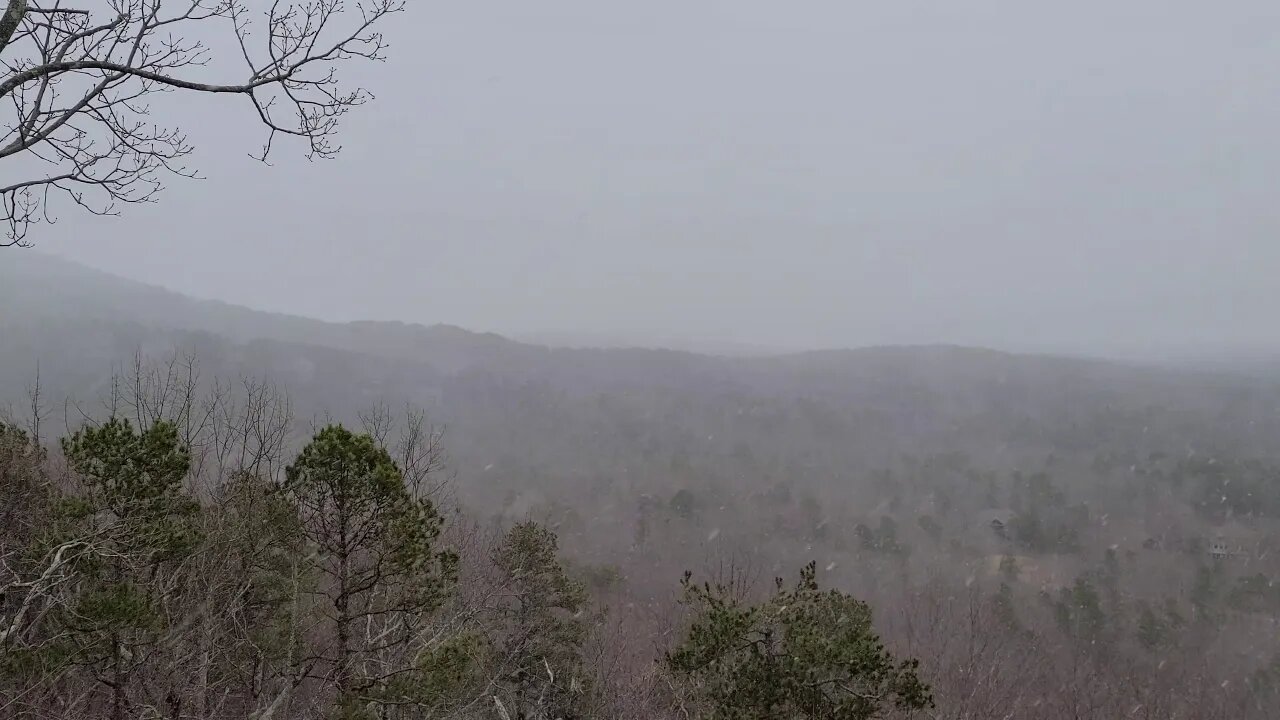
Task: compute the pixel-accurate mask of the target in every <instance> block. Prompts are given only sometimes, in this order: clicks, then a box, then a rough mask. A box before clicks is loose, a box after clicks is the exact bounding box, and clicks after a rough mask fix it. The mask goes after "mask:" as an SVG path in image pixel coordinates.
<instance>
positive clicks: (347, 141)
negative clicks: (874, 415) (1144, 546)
mask: <svg viewBox="0 0 1280 720" xmlns="http://www.w3.org/2000/svg"><path fill="white" fill-rule="evenodd" d="M410 5H411V7H410V9H409V11H408V13H407V14H406V15H404V16H402V17H400V18H397V24H396V26H395V27H394V28H389V30H390V33H389V35H390V39H391V40H392V42H393V43H394V46H393V48H392V50H391V59H390V61H389V62H388V63H387V64H385V65H380V66H376V67H369V68H366V69H364V70H361V71H360V72H359V73H358V75H359V76H360V77H361V78H363V79H364V81H365V82H366V83H367V84H368V85H369V86H370V88H371V89H373V90H374V91H375V92H376V93H377V95H378V98H377V101H376V102H375V103H374V104H372V105H370V106H368V107H366V108H363V109H362V110H361V111H359V112H358V114H357V115H355V116H353V117H352V118H351V120H350V121H349V122H348V123H347V125H346V129H345V132H344V136H343V138H342V140H343V145H344V152H343V155H342V156H341V157H340V159H338V160H337V161H334V162H321V163H317V164H312V165H310V166H308V163H306V162H305V161H304V160H301V159H300V157H299V155H300V151H301V149H300V148H297V147H294V148H291V149H285V152H282V153H280V155H279V156H278V157H277V158H276V163H275V166H274V167H270V168H266V167H262V166H260V165H258V164H256V163H255V162H254V161H252V160H251V159H249V158H248V157H247V155H246V153H247V152H249V151H250V150H252V149H254V148H256V147H257V145H258V144H259V143H260V142H261V140H262V135H261V133H260V131H259V128H258V127H257V126H255V124H254V123H253V120H252V117H251V112H250V109H249V108H248V107H247V106H246V105H244V104H243V103H241V102H237V101H234V100H232V101H228V100H227V99H226V98H214V99H211V98H197V99H192V100H189V101H186V102H184V104H183V109H182V111H181V113H182V117H183V118H184V122H185V123H186V126H187V127H188V128H189V130H190V133H191V138H192V140H193V141H194V142H195V143H196V144H197V145H198V146H199V148H200V153H199V155H198V156H197V161H196V162H197V165H198V166H199V167H200V169H201V170H202V171H203V172H204V174H205V175H206V176H207V178H208V179H207V180H204V181H201V182H183V181H176V180H175V181H174V182H172V183H170V188H169V190H168V191H166V193H165V195H164V196H163V197H162V198H161V202H160V204H158V205H156V206H153V207H147V208H130V209H128V211H127V213H126V214H125V216H124V217H122V218H117V219H106V220H103V219H98V218H92V217H87V216H84V215H80V214H76V213H74V212H72V211H70V210H66V211H64V212H62V213H61V217H62V219H61V222H59V223H58V224H57V225H56V226H53V227H42V228H39V229H38V230H37V234H36V235H35V236H34V239H35V240H36V241H37V243H38V245H39V246H40V248H41V249H43V250H45V251H49V252H54V253H57V254H61V255H65V256H68V257H72V258H76V259H80V260H82V261H84V262H86V263H88V264H91V265H94V266H97V267H101V268H104V269H107V270H111V271H114V272H117V273H120V274H123V275H126V276H129V277H134V278H137V279H140V280H146V281H149V282H153V283H158V284H162V285H165V286H168V287H171V288H174V289H177V290H181V291H184V292H188V293H191V294H194V295H197V296H201V297H214V298H219V299H224V300H228V301H232V302H236V303H241V304H245V305H250V306H254V307H259V308H264V309H271V310H281V311H288V312H294V313H299V314H305V315H311V316H318V317H323V318H329V319H339V320H341V319H357V318H377V319H400V320H407V321H417V322H427V323H431V322H449V323H455V324H458V325H462V326H464V327H468V328H472V329H478V330H496V331H500V332H525V331H544V330H546V331H572V332H582V333H592V334H601V333H605V334H608V335H610V336H615V337H616V336H626V335H630V336H634V337H654V336H663V337H683V338H707V339H714V340H718V341H736V342H743V343H753V344H762V345H773V346H781V347H814V346H847V345H868V344H879V343H900V342H959V343H966V344H980V345H988V346H995V347H1001V348H1009V349H1037V350H1044V349H1049V350H1073V351H1084V352H1100V353H1108V352H1121V351H1131V350H1139V351H1141V350H1143V349H1144V348H1167V347H1171V346H1202V345H1203V346H1207V345H1212V344H1215V343H1220V344H1226V345H1230V346H1243V345H1265V346H1271V347H1280V324H1278V323H1276V322H1275V321H1274V317H1273V315H1274V314H1273V313H1272V312H1270V311H1271V310H1272V308H1275V307H1280V283H1277V282H1276V280H1275V278H1276V277H1277V276H1278V274H1280V242H1277V239H1276V237H1275V235H1276V231H1277V229H1278V228H1280V203H1277V202H1276V197H1275V189H1276V186H1277V175H1278V170H1277V168H1278V167H1280V165H1278V164H1277V160H1280V153H1278V150H1280V132H1278V131H1277V128H1280V73H1277V72H1276V68H1277V67H1280V3H1276V2H1274V0H1240V1H1239V2H1229V3H1208V2H1203V0H1126V1H1124V2H1116V1H1115V0H1081V1H1079V2H1074V3H1039V2H1027V1H1026V0H1021V1H1008V2H991V1H986V0H965V1H964V2H939V1H935V2H922V1H918V0H893V1H892V2H889V1H887V0H886V1H882V2H848V0H843V1H841V0H797V1H796V2H786V3H780V2H776V0H775V1H764V0H732V1H730V0H679V1H676V0H646V2H638V3H636V2H630V3H621V2H600V1H599V0H542V1H541V2H537V3H528V2H519V1H517V0H468V2H460V3H435V2H433V3H427V2H420V1H415V2H411V3H410ZM348 69H351V68H348Z"/></svg>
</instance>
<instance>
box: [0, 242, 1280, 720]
mask: <svg viewBox="0 0 1280 720" xmlns="http://www.w3.org/2000/svg"><path fill="white" fill-rule="evenodd" d="M12 268H13V269H6V268H0V307H2V308H3V309H4V310H3V312H2V313H0V338H3V342H0V401H4V402H7V403H8V405H7V410H6V411H5V417H4V419H3V421H2V422H3V424H2V425H0V495H2V497H0V511H2V512H3V513H4V517H3V518H0V590H2V591H3V595H2V596H0V717H41V718H46V717H57V718H81V717H109V718H113V720H114V719H116V718H134V717H165V718H233V717H238V718H250V717H252V718H258V719H259V720H265V719H266V718H277V719H279V718H307V717H370V718H427V717H439V718H449V717H452V718H503V719H505V720H510V719H514V718H530V719H532V718H574V717H576V718H699V717H701V718H801V717H804V718H871V717H902V718H908V717H910V718H953V719H956V720H959V719H961V718H973V719H975V720H976V719H978V718H983V719H985V718H1048V719H1049V720H1057V719H1059V718H1061V719H1066V718H1072V719H1077V718H1098V719H1102V718H1108V719H1109V718H1117V717H1125V718H1129V717H1132V718H1152V719H1154V718H1162V719H1164V718H1223V719H1226V718H1232V719H1234V718H1270V717H1275V716H1276V714H1277V713H1280V622H1277V621H1278V619H1280V586H1278V585H1277V584H1276V580H1277V579H1278V578H1280V557H1278V556H1277V551H1278V550H1280V482H1277V477H1278V476H1280V453H1277V452H1276V450H1275V445H1274V438H1276V437H1280V414H1278V411H1280V385H1278V384H1277V383H1276V382H1274V381H1273V380H1272V379H1271V376H1270V375H1269V374H1268V372H1267V371H1266V370H1265V367H1263V369H1259V368H1260V367H1262V366H1252V367H1251V368H1250V370H1249V372H1248V373H1243V372H1242V373H1230V372H1227V371H1225V370H1224V368H1222V367H1216V368H1214V369H1213V370H1212V371H1210V370H1207V369H1198V368H1192V367H1156V366H1139V365H1132V364H1129V365H1124V364H1116V363H1108V362H1101V361H1093V360H1084V359H1073V358H1057V357H1032V356H1017V355H1007V354H1002V353H996V352H991V351H985V350H976V349H965V348H944V347H935V348H878V349H868V350H857V351H838V352H837V351H832V352H823V353H806V354H799V355H788V356H780V357H749V358H727V357H713V356H704V355H694V354H688V353H677V352H671V351H660V350H640V349H598V350H588V349H578V350H570V349H553V348H548V347H540V346H535V345H529V344H521V343H517V342H513V341H510V340H507V339H504V338H500V337H497V336H492V335H479V334H473V333H468V332H465V331H463V330H459V329H456V328H447V327H433V328H423V327H415V326H405V325H397V324H387V323H354V324H349V325H340V324H326V323H320V322H317V321H311V320H305V319H301V318H291V317H283V316H274V315H268V314H264V313H256V312H253V311H249V310H245V309H242V308H234V307H230V306H223V305H217V304H211V303H203V302H199V301H194V300H190V299H188V298H183V297H181V296H177V295H172V294H168V293H165V292H164V291H161V290H157V289H154V288H146V287H142V286H137V285H133V284H131V283H127V282H125V281H121V280H117V279H115V278H110V277H107V276H101V275H97V274H94V273H91V272H89V271H87V270H84V269H83V268H78V267H75V266H72V265H69V264H66V263H61V262H59V261H55V260H53V259H51V258H47V257H44V256H39V255H34V254H24V256H23V257H22V258H20V259H19V260H18V261H16V262H15V263H14V264H13V266H12ZM5 272H9V273H11V275H9V276H5V275H4V274H3V273H5Z"/></svg>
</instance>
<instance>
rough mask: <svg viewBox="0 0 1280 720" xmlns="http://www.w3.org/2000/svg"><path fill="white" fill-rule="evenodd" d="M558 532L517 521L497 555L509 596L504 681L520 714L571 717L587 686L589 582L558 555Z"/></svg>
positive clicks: (499, 646) (498, 654)
mask: <svg viewBox="0 0 1280 720" xmlns="http://www.w3.org/2000/svg"><path fill="white" fill-rule="evenodd" d="M557 553H558V543H557V540H556V535H555V533H553V532H551V531H550V530H548V529H547V528H545V527H543V526H541V525H539V524H538V523H535V522H524V523H520V524H518V525H516V526H515V527H513V528H511V530H510V531H509V532H507V534H506V535H505V536H504V537H503V539H502V542H501V543H500V544H499V545H498V547H497V548H496V549H495V551H494V554H493V562H494V565H495V566H496V567H497V568H498V570H499V572H501V573H502V580H503V586H504V588H505V594H506V596H507V597H508V601H507V602H505V603H503V604H502V605H501V606H500V607H499V610H498V621H499V622H498V628H499V635H498V637H496V638H495V640H494V642H493V646H494V653H495V658H496V661H497V662H498V663H499V668H500V672H499V673H498V675H499V683H500V684H501V685H502V687H503V688H504V690H505V692H504V694H505V695H506V697H507V698H508V700H509V702H510V705H511V706H512V709H513V712H514V713H515V714H514V716H513V717H514V718H515V719H516V720H523V719H526V718H527V719H529V720H534V719H541V718H571V717H576V716H578V712H577V706H578V704H579V698H580V697H581V695H582V693H583V691H584V687H583V683H584V678H583V659H582V644H583V642H584V641H585V640H586V635H587V621H586V618H585V617H584V613H585V612H586V606H587V592H586V588H585V586H584V585H583V584H582V583H581V582H579V581H578V580H575V579H573V578H571V577H570V576H569V574H568V573H567V572H566V571H565V568H564V566H563V565H562V564H561V563H560V560H559V558H558V557H557Z"/></svg>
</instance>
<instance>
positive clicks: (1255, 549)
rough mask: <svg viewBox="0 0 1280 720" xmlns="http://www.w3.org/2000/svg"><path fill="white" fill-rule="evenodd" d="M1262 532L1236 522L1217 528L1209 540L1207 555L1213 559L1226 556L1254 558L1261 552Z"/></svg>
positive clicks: (1221, 558)
mask: <svg viewBox="0 0 1280 720" xmlns="http://www.w3.org/2000/svg"><path fill="white" fill-rule="evenodd" d="M1262 541H1263V534H1262V533H1260V532H1258V531H1257V530H1254V529H1253V528H1250V527H1248V526H1246V525H1243V524H1241V523H1238V522H1229V523H1227V524H1225V525H1223V526H1222V527H1219V528H1217V530H1216V531H1215V532H1214V534H1213V537H1212V539H1211V540H1210V541H1209V556H1210V557H1211V558H1213V559H1214V560H1215V561H1221V560H1226V559H1227V558H1244V559H1249V558H1256V557H1259V556H1260V555H1261V554H1262Z"/></svg>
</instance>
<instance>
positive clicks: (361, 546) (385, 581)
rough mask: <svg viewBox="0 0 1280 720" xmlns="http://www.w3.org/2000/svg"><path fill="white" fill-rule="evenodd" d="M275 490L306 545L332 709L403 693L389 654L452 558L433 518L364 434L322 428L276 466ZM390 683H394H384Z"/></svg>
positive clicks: (447, 581)
mask: <svg viewBox="0 0 1280 720" xmlns="http://www.w3.org/2000/svg"><path fill="white" fill-rule="evenodd" d="M285 476H286V483H285V494H286V497H287V498H288V499H289V501H290V502H291V504H292V505H293V507H294V508H295V510H296V512H297V515H298V518H299V522H300V528H301V533H302V535H303V537H304V538H305V539H306V541H307V543H308V544H309V545H310V546H311V547H312V548H313V553H312V554H311V565H312V568H311V569H312V572H314V573H315V574H316V576H317V580H318V582H319V586H320V588H321V592H322V593H323V594H324V596H325V598H326V599H327V602H328V605H329V607H331V608H332V611H331V612H328V613H325V615H324V616H325V617H326V619H327V620H328V621H329V622H330V624H331V625H332V627H331V628H330V632H331V637H332V642H331V643H330V644H329V645H328V646H327V647H326V648H324V649H323V650H322V651H321V652H319V653H318V655H319V656H320V657H321V658H322V659H323V660H324V661H325V662H327V663H328V664H329V665H330V668H331V670H330V673H331V677H332V681H333V685H334V687H335V689H336V691H337V695H338V707H339V709H340V710H341V712H343V713H346V714H350V715H359V714H361V713H363V712H365V711H366V709H367V708H370V707H375V706H377V705H378V704H379V703H381V702H400V701H402V700H403V698H400V697H387V693H389V692H391V691H393V690H394V691H395V692H397V693H401V694H403V692H404V690H403V685H404V678H403V677H402V676H404V675H406V674H412V672H410V671H411V670H412V668H406V667H404V666H403V661H402V659H401V658H399V657H398V656H397V655H396V654H395V651H396V650H397V649H402V648H403V647H404V646H406V645H408V644H409V643H411V642H413V640H414V638H415V637H416V630H417V628H418V627H419V626H420V625H421V623H422V622H423V620H424V618H423V615H424V614H425V613H427V612H429V611H430V610H432V609H434V608H435V607H437V606H438V604H439V603H440V602H441V601H442V600H443V599H444V598H445V597H446V595H447V594H448V593H449V592H450V590H451V589H452V587H453V584H454V579H455V576H456V566H457V557H456V556H455V555H454V553H452V552H451V551H448V550H444V549H441V548H440V547H438V539H439V535H440V530H441V524H442V520H441V518H440V515H439V513H438V512H437V511H436V508H435V506H434V504H433V503H432V502H431V501H430V500H428V499H426V498H418V497H414V496H413V495H412V494H411V493H410V492H409V490H408V489H407V488H406V486H405V481H404V477H403V475H402V474H401V472H400V469H399V468H398V467H397V466H396V464H395V462H393V461H392V459H391V457H390V455H389V454H388V453H387V451H386V450H385V449H384V448H382V447H381V446H380V445H379V444H378V443H377V442H376V441H375V440H374V439H373V438H372V437H370V436H369V435H367V434H356V433H352V432H351V431H349V430H347V429H346V428H344V427H342V426H339V425H334V426H329V427H326V428H324V429H322V430H321V431H320V432H319V433H317V434H316V436H315V437H314V438H313V439H312V440H311V442H310V443H309V444H308V445H307V446H306V447H305V448H303V449H302V452H301V453H299V455H298V457H297V459H296V460H295V461H294V462H293V464H292V465H290V466H289V467H288V468H286V470H285ZM391 680H396V682H395V683H391V682H390V681H391Z"/></svg>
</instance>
